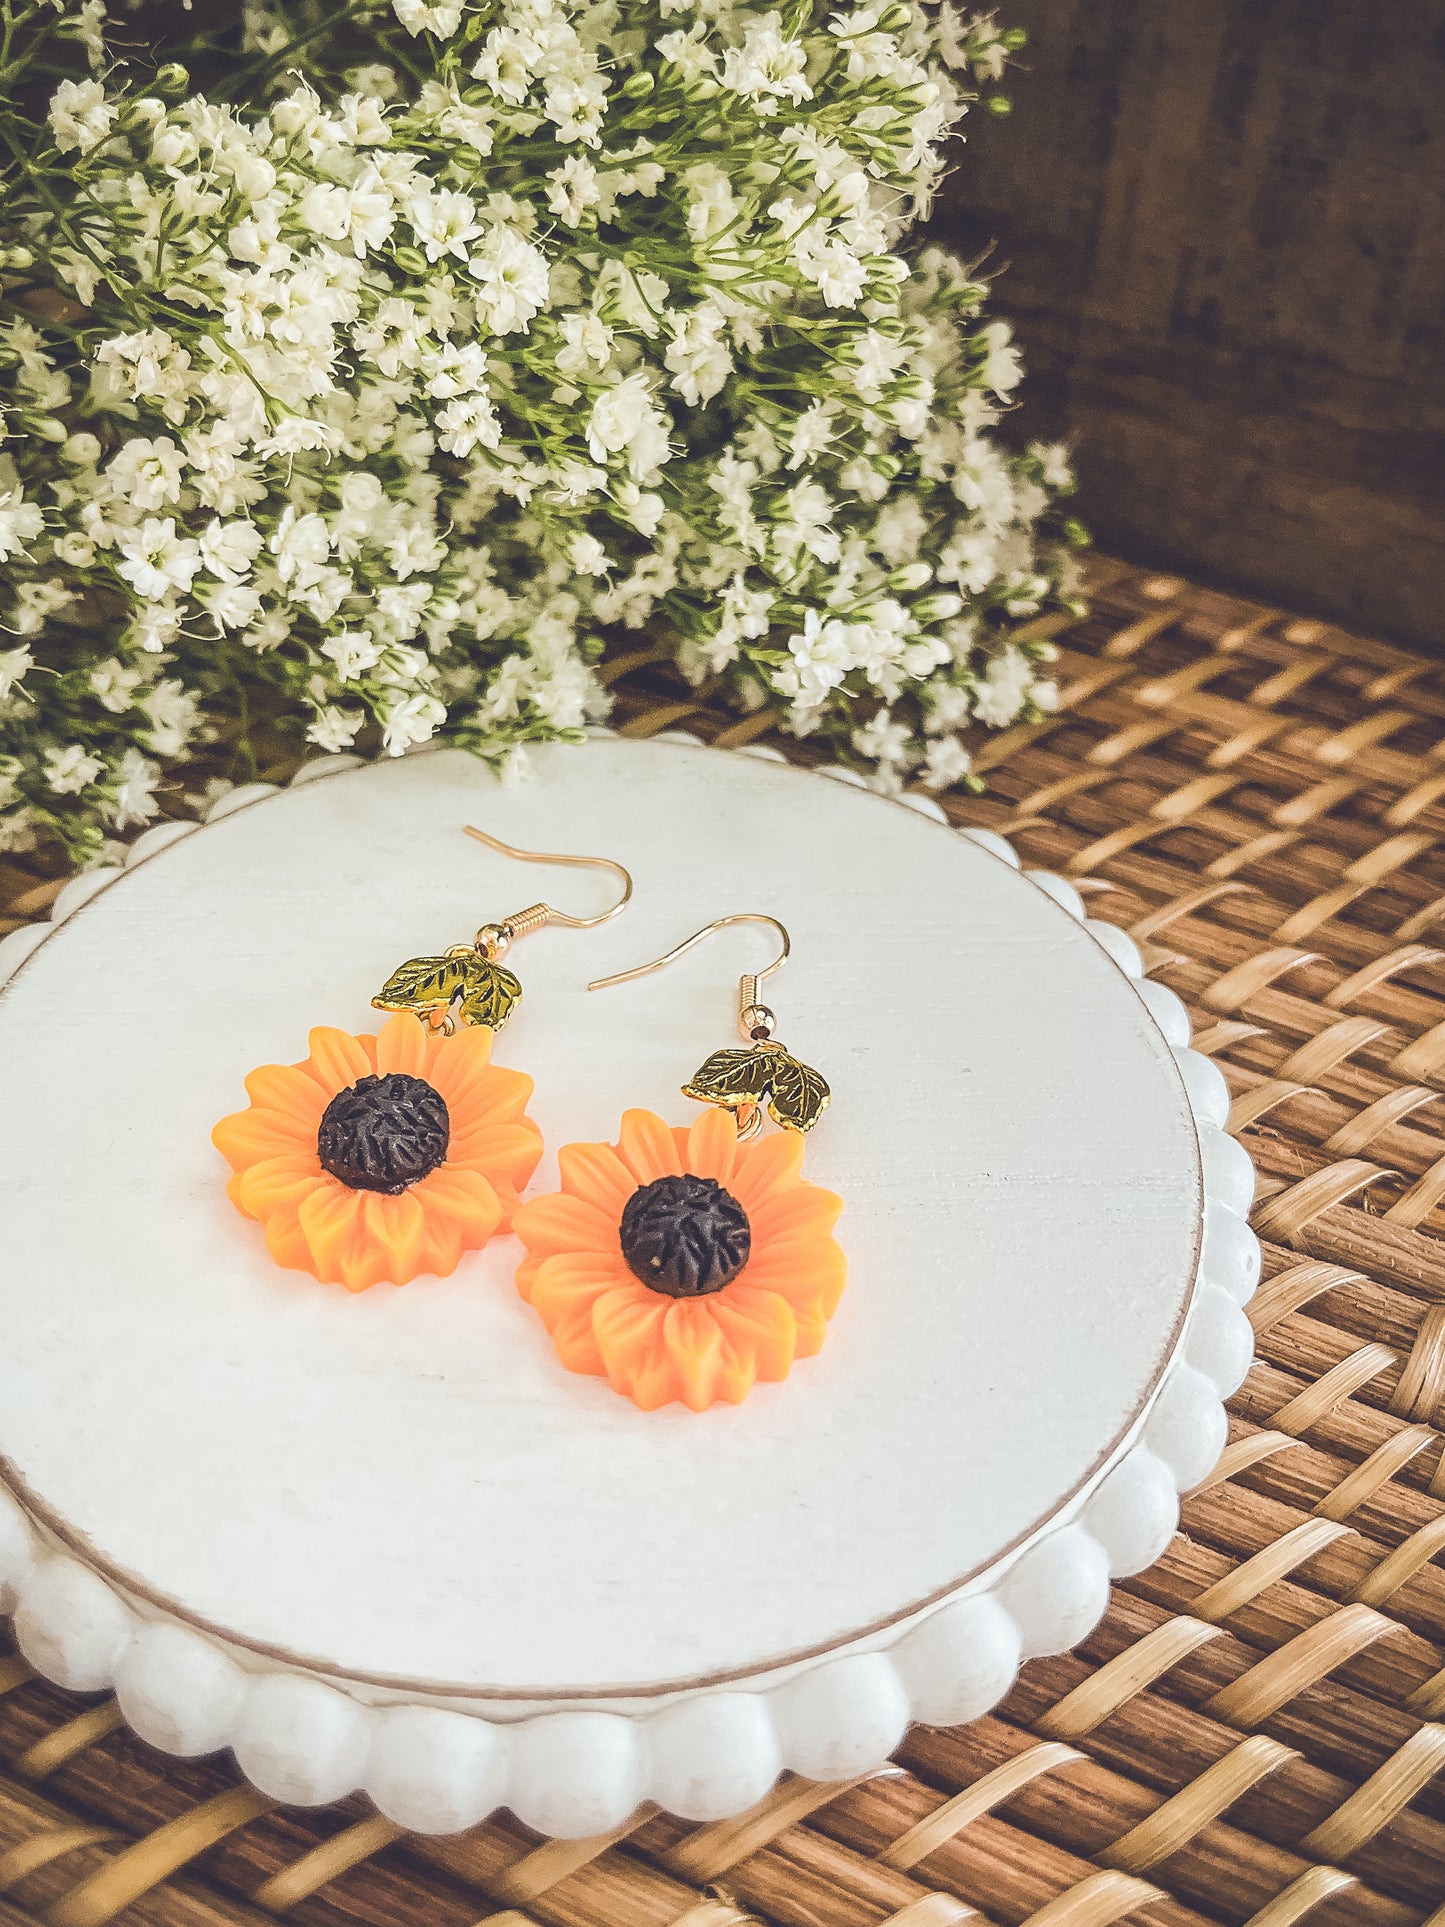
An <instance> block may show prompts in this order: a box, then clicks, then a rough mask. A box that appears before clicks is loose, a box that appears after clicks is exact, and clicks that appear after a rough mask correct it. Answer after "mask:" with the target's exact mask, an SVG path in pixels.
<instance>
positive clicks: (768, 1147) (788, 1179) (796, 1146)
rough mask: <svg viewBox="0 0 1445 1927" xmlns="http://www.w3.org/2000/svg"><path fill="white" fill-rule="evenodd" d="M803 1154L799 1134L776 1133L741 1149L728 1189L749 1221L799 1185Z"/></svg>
mask: <svg viewBox="0 0 1445 1927" xmlns="http://www.w3.org/2000/svg"><path fill="white" fill-rule="evenodd" d="M803 1151H804V1144H803V1138H802V1133H801V1132H799V1131H776V1132H774V1133H773V1135H772V1136H771V1137H763V1138H759V1139H758V1140H757V1141H756V1143H753V1144H740V1145H739V1146H738V1161H737V1166H736V1168H735V1170H734V1172H733V1181H732V1183H731V1184H730V1185H729V1186H728V1189H729V1190H730V1191H731V1192H732V1194H733V1196H734V1197H735V1198H736V1199H737V1201H738V1203H739V1204H740V1205H741V1206H742V1208H743V1210H744V1211H746V1212H747V1214H748V1217H749V1218H750V1219H751V1218H752V1217H753V1216H754V1215H755V1214H756V1213H757V1212H758V1211H760V1210H761V1209H762V1207H763V1206H764V1205H765V1204H766V1203H767V1202H768V1201H769V1200H770V1199H772V1198H773V1197H775V1196H776V1195H777V1194H778V1192H779V1191H781V1190H783V1189H785V1188H786V1187H788V1186H790V1185H794V1184H796V1183H797V1182H798V1178H799V1174H800V1172H801V1171H802V1169H803Z"/></svg>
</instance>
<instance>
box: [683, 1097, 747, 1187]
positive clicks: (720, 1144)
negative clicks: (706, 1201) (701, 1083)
mask: <svg viewBox="0 0 1445 1927" xmlns="http://www.w3.org/2000/svg"><path fill="white" fill-rule="evenodd" d="M737 1161H738V1121H737V1119H736V1118H735V1117H734V1116H733V1114H732V1112H731V1111H725V1110H723V1108H722V1106H721V1105H718V1104H709V1106H708V1107H707V1109H706V1110H705V1111H704V1112H703V1114H702V1116H701V1117H699V1118H698V1119H696V1120H695V1122H694V1123H693V1126H692V1129H691V1130H690V1131H689V1132H688V1134H687V1168H688V1170H689V1171H691V1172H692V1174H693V1176H694V1177H699V1178H712V1179H714V1180H715V1181H716V1182H717V1183H718V1184H720V1185H722V1187H723V1189H724V1190H729V1189H731V1186H732V1179H733V1172H734V1170H735V1168H736V1166H737Z"/></svg>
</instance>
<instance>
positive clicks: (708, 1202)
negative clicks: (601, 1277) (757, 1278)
mask: <svg viewBox="0 0 1445 1927" xmlns="http://www.w3.org/2000/svg"><path fill="white" fill-rule="evenodd" d="M618 1229H619V1233H620V1235H621V1239H622V1255H623V1257H624V1258H625V1259H626V1260H627V1263H628V1267H629V1269H630V1270H631V1271H632V1272H633V1273H634V1275H635V1276H636V1277H638V1278H640V1279H641V1280H642V1282H643V1284H644V1285H646V1286H647V1287H648V1289H649V1290H651V1291H660V1292H662V1293H663V1294H664V1295H665V1296H666V1297H668V1298H705V1297H706V1296H707V1295H708V1293H709V1292H714V1291H721V1290H722V1288H723V1286H724V1285H730V1284H731V1283H732V1281H733V1279H734V1278H736V1277H737V1275H738V1273H739V1272H740V1271H741V1270H742V1268H743V1266H744V1265H745V1264H746V1263H747V1261H748V1254H749V1253H750V1252H751V1250H752V1248H753V1234H752V1229H751V1227H750V1226H749V1224H748V1214H747V1212H746V1211H744V1210H743V1208H742V1206H741V1205H740V1204H739V1203H738V1201H737V1199H736V1198H735V1197H734V1196H733V1195H732V1193H731V1192H730V1191H724V1189H723V1188H722V1186H721V1185H720V1184H719V1183H718V1182H717V1181H716V1180H715V1179H714V1178H694V1177H690V1176H689V1177H681V1178H656V1179H654V1181H653V1182H652V1183H651V1184H644V1185H643V1186H642V1188H641V1190H640V1191H634V1192H633V1194H632V1196H631V1197H630V1198H629V1199H628V1200H627V1203H626V1205H625V1206H624V1207H623V1211H622V1222H621V1224H620V1226H619V1227H618Z"/></svg>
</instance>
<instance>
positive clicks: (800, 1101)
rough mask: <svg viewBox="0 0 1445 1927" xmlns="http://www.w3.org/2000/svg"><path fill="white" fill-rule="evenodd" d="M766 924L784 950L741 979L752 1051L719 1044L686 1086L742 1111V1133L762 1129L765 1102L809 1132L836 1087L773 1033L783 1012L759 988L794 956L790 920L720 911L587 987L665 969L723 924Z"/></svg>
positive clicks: (787, 1126) (775, 1116)
mask: <svg viewBox="0 0 1445 1927" xmlns="http://www.w3.org/2000/svg"><path fill="white" fill-rule="evenodd" d="M739 923H762V924H766V925H767V926H768V927H769V929H771V930H774V931H776V932H777V936H778V941H779V944H780V945H781V948H780V949H779V951H778V954H777V956H776V957H774V959H773V961H772V962H771V963H770V964H766V965H765V966H764V967H763V969H761V970H754V971H748V972H745V973H744V975H743V976H742V977H740V978H739V980H738V1030H739V1033H740V1034H741V1035H742V1037H743V1038H744V1039H745V1040H746V1043H747V1046H748V1047H747V1049H746V1050H718V1051H714V1052H713V1054H712V1056H711V1057H709V1058H708V1059H707V1061H706V1062H705V1063H704V1064H702V1065H701V1066H700V1068H699V1069H698V1070H697V1071H696V1072H694V1074H693V1076H692V1077H691V1078H689V1080H688V1082H687V1083H686V1084H684V1085H683V1086H682V1094H683V1096H684V1097H693V1098H696V1099H697V1100H698V1102H699V1103H701V1104H717V1105H720V1106H721V1107H722V1108H723V1109H724V1110H727V1111H732V1112H734V1113H735V1114H736V1117H737V1126H738V1137H739V1138H740V1139H745V1138H752V1137H756V1136H757V1134H758V1132H759V1131H761V1129H762V1128H763V1105H764V1103H766V1106H767V1112H768V1115H769V1116H770V1117H771V1118H772V1120H773V1122H774V1123H775V1124H779V1125H781V1126H782V1127H783V1129H784V1130H788V1131H811V1130H812V1128H813V1126H814V1125H815V1124H816V1123H817V1122H818V1119H819V1118H820V1117H821V1116H822V1115H823V1112H824V1111H825V1110H826V1109H827V1107H828V1101H829V1099H830V1097H831V1096H832V1092H831V1091H830V1090H829V1088H828V1084H827V1081H826V1080H825V1079H824V1077H823V1076H822V1074H821V1073H820V1072H818V1071H815V1070H814V1069H813V1068H812V1066H811V1065H809V1064H804V1063H802V1062H800V1060H799V1059H798V1058H796V1057H794V1056H793V1055H792V1053H791V1052H790V1051H787V1050H785V1049H784V1048H783V1046H782V1045H781V1044H780V1043H778V1041H777V1039H776V1038H775V1036H774V1034H773V1033H774V1031H775V1029H776V1028H777V1018H776V1017H775V1015H774V1013H773V1012H772V1010H771V1009H770V1008H769V1007H768V1005H767V1004H765V1003H763V1002H762V1000H761V998H760V997H759V994H758V987H759V985H761V984H762V983H763V982H765V981H766V979H767V978H769V977H771V976H773V975H774V973H775V972H777V971H779V970H781V969H782V967H783V965H784V964H785V963H786V962H787V961H788V958H789V956H790V955H791V954H792V941H791V939H790V938H789V936H788V931H787V927H786V925H784V924H782V923H780V922H779V921H778V919H777V918H776V917H770V916H768V915H767V914H766V912H764V911H761V910H740V911H738V912H736V913H735V914H734V915H733V916H729V917H716V918H714V920H713V921H712V922H711V923H708V924H704V925H703V927H702V929H701V930H695V931H694V932H693V934H692V935H691V936H690V937H685V938H684V939H683V941H682V942H681V943H679V944H675V945H674V946H673V948H672V949H671V950H669V951H667V952H666V954H665V955H663V956H661V957H654V958H653V960H652V962H651V963H645V964H634V966H633V967H632V969H631V970H619V971H615V972H614V973H613V974H612V975H611V976H610V977H598V978H596V979H595V981H594V982H592V983H590V984H588V986H587V988H588V989H589V990H609V989H611V987H612V986H613V985H614V984H628V983H634V982H635V981H636V980H637V979H638V978H639V977H650V976H651V975H652V973H653V972H654V971H655V970H664V969H666V967H667V966H668V964H670V963H675V962H676V961H677V959H678V958H679V957H683V956H686V954H687V952H688V951H689V950H692V949H694V948H696V946H697V945H698V944H700V943H703V942H705V941H706V940H707V938H709V937H711V936H713V935H714V934H715V933H716V932H717V931H719V930H726V929H728V928H730V927H731V926H732V925H733V924H739Z"/></svg>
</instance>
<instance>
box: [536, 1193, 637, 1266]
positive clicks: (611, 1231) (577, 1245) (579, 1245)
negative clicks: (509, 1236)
mask: <svg viewBox="0 0 1445 1927" xmlns="http://www.w3.org/2000/svg"><path fill="white" fill-rule="evenodd" d="M512 1229H513V1231H515V1232H516V1234H517V1236H518V1237H519V1238H520V1239H521V1240H522V1243H523V1244H524V1245H525V1246H526V1247H527V1250H528V1251H529V1252H530V1253H532V1254H533V1255H535V1256H536V1257H537V1258H539V1259H541V1258H550V1257H553V1256H554V1255H556V1254H557V1253H559V1252H586V1253H588V1254H589V1255H593V1256H597V1257H603V1256H605V1257H607V1258H609V1259H611V1258H614V1257H620V1256H621V1247H620V1246H619V1244H618V1238H617V1220H616V1219H615V1218H609V1217H608V1216H607V1214H606V1212H604V1211H599V1210H598V1208H597V1206H596V1205H595V1204H589V1203H588V1202H587V1200H586V1199H585V1198H574V1197H569V1195H568V1194H567V1193H566V1192H565V1191H553V1192H551V1193H549V1194H548V1195H547V1196H546V1197H544V1198H532V1199H530V1200H529V1201H528V1202H527V1203H526V1204H524V1205H523V1206H522V1207H521V1209H520V1210H519V1211H518V1213H517V1215H516V1217H515V1218H513V1220H512Z"/></svg>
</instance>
